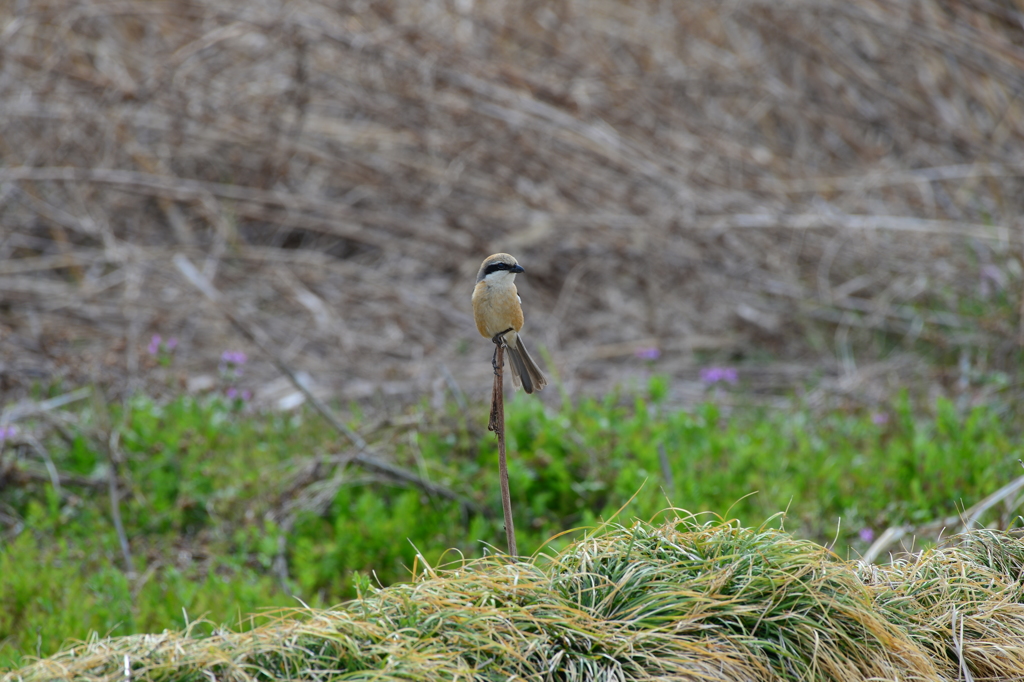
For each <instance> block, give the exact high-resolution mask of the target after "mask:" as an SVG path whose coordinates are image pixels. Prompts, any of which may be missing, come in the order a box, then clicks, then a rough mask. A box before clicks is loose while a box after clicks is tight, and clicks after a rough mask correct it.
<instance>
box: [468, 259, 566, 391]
mask: <svg viewBox="0 0 1024 682" xmlns="http://www.w3.org/2000/svg"><path fill="white" fill-rule="evenodd" d="M520 272H523V268H522V266H520V265H519V263H518V262H516V259H515V258H513V257H512V256H510V255H508V254H507V253H496V254H494V255H493V256H488V257H487V258H485V259H484V262H483V263H482V264H481V265H480V270H479V272H477V273H476V288H474V289H473V318H474V319H475V320H476V328H477V329H478V330H479V331H480V333H481V334H482V335H484V336H485V337H487V338H488V339H490V340H491V341H493V342H494V343H495V344H499V343H500V344H502V345H503V346H504V347H505V348H506V349H508V359H509V366H510V367H511V368H512V385H513V386H515V387H516V388H519V387H520V386H522V387H523V390H525V391H526V392H527V393H533V392H534V391H539V390H541V389H542V388H544V387H545V386H546V385H547V383H548V380H547V379H545V378H544V373H543V372H541V371H540V368H539V367H537V363H535V362H534V361H533V358H531V357H530V354H529V353H528V352H526V346H524V345H523V339H522V337H521V336H519V330H520V329H522V328H523V308H522V304H521V301H520V299H519V292H518V291H516V285H515V279H516V275H517V274H518V273H520ZM495 353H497V349H495ZM495 369H497V368H495Z"/></svg>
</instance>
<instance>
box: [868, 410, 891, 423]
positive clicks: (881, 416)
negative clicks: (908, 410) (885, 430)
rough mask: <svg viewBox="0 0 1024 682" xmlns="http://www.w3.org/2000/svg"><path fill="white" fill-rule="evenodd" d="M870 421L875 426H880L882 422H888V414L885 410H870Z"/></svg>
mask: <svg viewBox="0 0 1024 682" xmlns="http://www.w3.org/2000/svg"><path fill="white" fill-rule="evenodd" d="M871 423H872V424H874V425H876V426H882V425H883V424H888V423H889V415H887V414H886V413H885V412H872V413H871Z"/></svg>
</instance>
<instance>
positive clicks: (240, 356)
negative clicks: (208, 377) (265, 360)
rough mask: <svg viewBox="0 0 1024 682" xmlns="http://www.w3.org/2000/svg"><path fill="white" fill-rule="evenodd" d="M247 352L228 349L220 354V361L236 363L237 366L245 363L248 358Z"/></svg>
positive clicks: (227, 363) (228, 363)
mask: <svg viewBox="0 0 1024 682" xmlns="http://www.w3.org/2000/svg"><path fill="white" fill-rule="evenodd" d="M248 359H249V358H247V357H246V355H245V353H243V352H242V351H240V350H226V351H224V352H223V353H222V354H221V356H220V361H221V362H223V363H224V364H226V365H234V366H236V367H238V366H241V365H244V364H245V362H246V360H248Z"/></svg>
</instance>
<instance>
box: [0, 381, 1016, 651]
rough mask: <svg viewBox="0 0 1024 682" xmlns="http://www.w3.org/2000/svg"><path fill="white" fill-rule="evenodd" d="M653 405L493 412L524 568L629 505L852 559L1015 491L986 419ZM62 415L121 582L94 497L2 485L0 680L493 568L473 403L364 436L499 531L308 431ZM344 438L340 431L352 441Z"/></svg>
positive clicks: (142, 416)
mask: <svg viewBox="0 0 1024 682" xmlns="http://www.w3.org/2000/svg"><path fill="white" fill-rule="evenodd" d="M667 394H668V384H667V381H666V380H665V379H663V378H656V379H654V380H652V382H651V384H650V386H649V388H648V390H647V391H645V392H644V393H643V394H641V395H636V396H629V397H627V396H624V395H610V396H607V397H605V398H604V399H602V400H594V399H589V398H588V399H582V400H580V401H579V402H578V403H576V404H572V403H571V402H568V401H565V402H564V403H563V404H562V406H561V407H560V409H552V408H550V407H547V406H546V405H545V404H544V403H542V402H541V401H538V400H536V399H529V398H526V397H524V396H522V395H517V396H516V397H515V398H514V399H513V400H510V401H509V402H508V413H507V427H508V446H509V452H510V468H509V469H510V478H511V490H512V494H513V509H514V511H515V514H516V531H517V539H518V543H519V547H520V551H522V552H524V553H533V552H535V551H536V550H537V549H538V548H539V547H541V546H542V545H544V544H545V543H547V550H546V551H550V552H554V551H558V550H559V549H560V548H563V547H565V546H567V545H568V544H569V543H570V542H571V541H572V540H573V539H574V538H576V537H578V536H579V532H578V531H577V532H574V533H568V534H565V535H561V536H559V534H560V533H563V532H564V531H565V530H566V529H569V528H577V527H587V526H593V525H596V524H597V523H598V522H599V521H600V520H601V519H609V518H611V517H613V516H614V515H615V514H616V513H617V512H618V511H619V509H620V508H622V507H623V505H626V504H627V502H628V506H626V507H625V509H624V511H623V512H622V516H621V517H620V518H631V517H639V518H642V519H650V518H653V517H654V516H655V515H656V514H657V513H659V512H660V511H661V510H662V509H664V508H665V507H666V506H667V505H672V506H675V507H678V508H682V509H691V510H699V511H701V512H704V511H708V512H713V513H716V514H719V515H722V516H723V517H724V518H735V519H738V520H739V521H740V522H742V523H744V524H750V525H755V526H759V525H760V524H762V523H763V522H764V519H766V518H773V519H774V520H773V521H772V522H771V525H772V527H774V528H776V529H778V528H781V527H783V526H784V527H785V530H787V531H789V532H791V533H794V534H795V535H797V536H800V537H804V538H808V539H810V540H813V541H815V542H818V543H821V544H828V545H829V546H832V547H833V549H834V550H835V551H836V552H838V553H839V554H840V555H844V556H845V555H847V554H849V553H850V552H851V551H852V552H854V553H856V552H857V551H863V550H864V549H865V548H866V546H867V540H865V539H864V536H863V534H865V533H868V534H870V533H871V532H874V533H879V532H881V531H882V530H884V528H886V527H888V526H889V525H893V524H897V523H906V522H918V521H925V520H931V519H934V518H941V517H946V516H952V515H955V514H956V513H957V511H958V510H960V509H962V508H964V507H968V506H970V505H972V504H974V503H975V502H977V501H978V500H980V499H982V498H983V497H984V496H985V495H987V494H989V493H991V492H992V491H993V490H995V489H996V488H998V487H1000V486H1001V485H1003V484H1005V483H1006V482H1008V481H1009V480H1011V479H1012V478H1013V477H1015V476H1017V475H1019V468H1020V465H1019V464H1018V463H1017V458H1018V457H1020V456H1021V448H1020V446H1019V445H1018V440H1017V435H1018V433H1017V431H1016V430H1015V427H1014V426H1013V422H1012V420H1007V419H1004V418H1003V417H1002V415H1001V413H1000V412H999V411H998V410H996V409H994V408H990V407H978V408H974V409H970V410H961V409H958V408H957V407H956V406H955V405H954V404H952V403H950V402H948V401H940V402H938V403H937V404H936V405H935V406H934V408H933V409H932V410H931V411H930V413H927V414H917V415H915V413H914V411H913V410H912V408H911V406H910V404H909V400H907V399H905V398H904V399H903V400H901V401H899V402H898V403H897V404H896V405H894V406H892V407H891V408H889V409H888V410H887V411H885V412H884V413H876V414H874V415H872V414H868V413H845V412H834V413H829V414H811V413H810V412H808V411H806V410H802V409H793V410H789V411H767V410H761V409H755V408H749V409H743V410H736V411H733V412H725V411H723V410H722V409H721V408H720V407H719V406H717V405H716V404H714V403H712V402H709V403H707V404H704V405H702V406H699V407H698V408H696V409H694V410H690V411H683V410H678V409H671V408H669V407H668V406H666V405H665V404H664V399H665V396H666V395H667ZM77 416H78V419H79V424H80V428H79V430H78V431H76V432H75V433H73V434H71V439H70V441H65V440H61V439H59V438H58V437H57V436H56V435H54V436H52V437H51V438H50V439H49V441H48V442H47V443H46V445H47V447H48V449H49V452H50V453H51V456H52V458H53V461H54V464H55V466H56V467H57V468H58V469H59V470H60V471H62V472H65V473H67V474H74V475H75V476H78V477H80V478H84V479H92V480H95V481H98V482H100V483H102V482H104V481H105V480H106V477H107V475H108V472H109V470H108V466H109V464H108V459H107V455H106V453H105V450H104V449H103V447H102V446H101V442H102V439H101V438H100V437H99V436H98V435H97V434H99V433H104V434H105V433H109V431H104V429H107V430H109V429H115V430H116V431H117V433H119V435H120V443H121V449H122V450H123V454H124V462H123V464H122V465H121V473H120V479H121V481H122V486H123V487H126V488H127V489H126V490H124V491H123V492H122V496H121V497H122V499H121V506H120V509H121V515H122V518H123V520H124V524H125V529H126V535H127V538H128V541H129V545H130V548H131V553H132V558H133V567H134V569H135V572H134V573H132V574H129V573H128V572H127V571H126V565H125V560H124V557H123V553H122V550H121V546H120V543H119V540H118V537H117V534H116V531H115V528H114V524H113V522H112V520H111V515H110V500H109V497H108V495H107V492H106V487H105V486H104V485H97V486H95V487H92V488H75V487H73V486H72V487H66V488H65V489H63V490H62V491H61V493H60V494H58V493H57V492H56V491H55V490H54V489H53V487H52V486H50V485H48V484H45V483H33V484H31V485H21V486H17V487H9V488H7V489H6V490H5V491H4V498H3V502H4V504H5V507H4V510H5V513H6V514H7V515H8V516H10V517H12V518H16V519H18V520H19V524H20V532H13V531H12V532H9V533H8V534H7V535H6V536H2V537H3V538H5V539H3V540H0V666H5V665H6V666H10V665H14V664H15V663H17V662H18V661H20V660H22V659H21V657H23V656H34V655H38V654H42V655H46V654H49V653H52V652H54V651H56V650H57V649H58V648H60V647H61V646H62V645H63V644H64V643H65V642H66V641H68V640H69V639H71V638H78V639H84V638H87V637H89V636H90V633H98V634H100V635H106V634H127V633H132V632H143V631H152V632H159V631H161V630H163V629H164V628H181V627H184V626H185V625H186V619H189V620H191V619H194V618H196V617H199V616H203V615H205V616H207V617H208V618H209V619H210V620H212V621H215V622H239V620H240V619H243V618H244V617H245V616H246V614H248V613H250V612H252V611H256V610H258V609H260V608H261V607H271V606H275V605H286V604H291V605H294V604H295V603H297V601H296V600H299V601H301V603H305V604H309V605H311V606H316V605H327V604H332V603H337V602H339V601H342V600H344V599H347V598H350V597H352V596H354V595H355V590H356V586H357V585H363V586H364V589H365V587H366V586H368V585H378V584H384V585H387V584H391V583H395V582H399V581H404V580H408V579H409V577H410V570H411V568H412V567H413V566H414V565H416V564H420V565H422V563H423V562H424V561H426V562H427V563H428V564H430V565H434V564H437V563H438V562H441V561H444V560H447V559H446V557H450V556H451V554H448V553H449V552H450V551H453V550H454V551H455V552H456V553H458V554H461V555H463V556H465V557H468V558H473V557H480V556H482V555H484V554H486V553H489V552H492V551H493V550H492V549H491V548H499V549H500V548H503V547H504V532H503V530H502V525H501V520H500V513H497V512H498V510H500V503H499V493H498V485H497V480H496V470H497V454H496V447H495V443H494V437H493V435H492V434H490V433H488V432H487V431H485V430H484V422H485V419H486V406H485V405H484V406H481V409H480V410H479V415H476V416H474V415H468V416H467V415H465V414H463V413H461V412H459V410H458V408H456V407H455V406H454V405H451V406H449V407H448V408H446V409H445V410H443V411H441V412H440V413H438V412H436V411H431V410H428V409H427V408H425V407H420V408H417V409H413V410H410V411H408V412H407V413H405V414H403V415H401V416H400V417H398V418H395V419H393V420H391V422H390V423H389V424H388V425H387V426H384V427H380V428H376V427H374V428H373V429H372V430H373V434H374V435H373V438H374V439H375V440H376V441H377V442H378V449H379V450H380V451H381V452H387V453H391V456H392V457H393V458H394V460H395V461H396V463H397V464H399V465H401V466H403V467H405V468H407V469H409V470H412V471H417V472H419V474H420V475H421V476H424V477H427V478H429V479H430V480H432V481H434V482H436V483H440V484H443V485H446V486H448V487H450V488H452V489H455V490H457V491H458V492H460V493H461V494H462V495H464V496H466V497H468V498H471V499H473V500H475V501H476V502H477V503H478V504H480V505H481V506H484V507H487V508H490V509H493V510H495V512H496V513H495V515H493V516H491V517H489V518H488V517H483V516H478V515H472V514H466V513H465V512H464V511H463V510H462V509H461V508H460V506H459V505H458V504H455V503H452V502H449V501H446V500H444V499H440V498H433V497H430V496H428V495H426V494H424V493H422V492H421V491H419V490H416V489H411V488H408V487H402V486H398V485H396V484H394V483H391V482H388V481H384V480H381V479H379V478H377V477H373V476H369V475H368V474H367V473H366V472H365V471H362V470H360V469H359V468H357V467H355V466H352V465H345V464H344V461H345V458H344V456H343V455H344V453H345V451H346V448H347V447H348V445H347V443H345V442H344V441H343V440H342V439H341V438H340V437H339V436H338V435H337V434H336V433H334V432H333V431H332V430H331V429H329V428H328V427H327V426H326V425H325V424H324V423H323V422H322V421H321V420H320V419H319V417H317V416H315V415H313V414H312V413H305V412H304V413H299V414H293V415H280V414H251V413H247V412H245V411H241V410H239V409H238V405H237V404H236V403H234V402H231V403H229V402H225V401H222V400H216V399H214V400H197V399H194V398H190V397H182V398H178V399H176V400H173V401H171V402H169V403H161V404H158V403H155V402H153V401H151V400H148V399H145V398H143V397H138V398H135V399H133V400H130V401H129V402H127V403H126V404H125V405H105V404H101V403H94V404H92V405H90V406H88V407H87V408H84V409H83V410H82V411H81V412H80V414H78V415H77ZM477 417H478V418H477ZM361 419H362V417H361V416H358V415H357V416H356V417H355V418H354V421H353V422H352V423H353V426H355V427H356V428H365V427H366V425H364V424H361V423H360V420H361ZM24 428H26V429H30V428H32V425H31V424H25V425H24ZM659 449H662V450H664V453H665V456H666V460H667V464H668V467H669V469H670V473H671V484H670V483H669V481H668V480H666V478H665V476H664V473H663V469H662V462H661V459H660V456H659ZM17 456H19V455H17V454H16V453H14V452H12V451H11V450H10V449H8V450H7V451H5V452H4V454H3V457H5V458H14V457H17ZM9 461H13V460H9ZM15 464H17V462H15ZM638 491H639V492H638ZM780 509H781V510H786V513H785V514H784V515H777V512H778V511H779V510H780ZM996 513H1004V514H1005V513H1006V512H1005V511H1002V512H995V511H994V512H992V514H996ZM1014 513H1019V511H1017V512H1014ZM1012 518H1013V517H1012V515H1010V516H1009V517H1008V518H1004V519H1003V520H1004V521H1008V520H1010V519H1012ZM840 519H841V522H840ZM549 538H554V539H551V540H549Z"/></svg>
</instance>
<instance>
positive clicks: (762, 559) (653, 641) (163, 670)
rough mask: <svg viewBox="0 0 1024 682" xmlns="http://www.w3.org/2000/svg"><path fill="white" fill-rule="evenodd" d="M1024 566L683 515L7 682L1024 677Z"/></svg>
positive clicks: (977, 552) (987, 546)
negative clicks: (877, 552) (882, 548)
mask: <svg viewBox="0 0 1024 682" xmlns="http://www.w3.org/2000/svg"><path fill="white" fill-rule="evenodd" d="M1022 571H1024V542H1021V540H1019V539H1017V538H1014V537H1010V536H1008V535H1006V534H1002V533H999V532H996V531H987V530H985V531H973V532H971V533H968V534H965V535H962V536H959V537H957V538H955V542H952V543H951V544H950V545H949V546H947V547H945V548H941V549H936V550H932V551H929V552H924V553H922V554H920V555H919V556H917V557H915V558H913V559H912V560H906V561H901V562H896V563H894V564H893V565H891V566H888V567H875V566H865V565H862V564H860V563H858V562H845V561H841V560H839V559H838V558H837V557H836V556H835V555H833V554H831V553H830V552H829V551H828V550H826V549H825V548H823V547H821V546H818V545H815V544H814V543H810V542H807V541H802V540H796V539H794V538H792V537H791V536H789V535H787V534H785V533H783V532H780V531H777V530H772V529H768V528H758V529H751V528H743V527H740V526H738V525H737V524H735V523H722V522H705V523H701V522H699V521H698V520H697V519H696V518H695V517H692V516H686V517H678V516H677V517H675V518H672V519H671V520H669V521H666V522H664V523H662V524H661V525H652V524H647V523H640V522H637V523H634V525H632V526H631V527H628V528H627V527H623V526H609V527H607V528H605V529H603V531H601V532H600V533H599V534H596V535H590V536H587V537H585V538H584V539H582V540H580V541H578V542H576V543H574V544H572V545H571V546H569V547H568V548H566V549H565V550H563V551H562V552H560V553H558V554H556V555H553V556H546V555H538V556H535V557H533V558H531V559H529V560H521V561H518V562H512V561H510V560H509V559H508V558H507V557H502V556H494V557H489V558H486V559H483V560H478V561H474V562H456V563H454V564H451V565H448V566H446V567H444V568H431V567H424V568H423V570H422V571H420V572H419V573H418V575H417V576H416V577H415V579H414V580H413V581H412V582H411V583H409V584H404V585H396V586H392V587H388V588H384V589H370V590H367V592H366V593H365V594H363V595H362V596H361V597H360V598H359V599H357V600H354V601H352V602H350V603H347V604H344V605H341V606H339V607H337V608H336V609H333V610H327V611H310V610H299V611H295V612H289V613H285V614H281V615H280V617H279V618H278V619H276V620H275V621H273V622H271V623H269V624H267V625H263V626H261V627H259V628H257V629H255V630H253V631H251V632H246V633H234V632H230V631H227V630H222V631H219V632H217V633H215V634H213V635H212V636H209V637H202V638H200V637H195V636H192V635H190V634H189V633H188V632H185V633H170V632H165V633H163V634H160V635H137V636H132V637H122V638H115V639H105V640H99V639H96V640H93V641H90V642H87V643H84V644H81V645H79V646H77V647H75V648H72V649H69V650H67V651H65V652H63V653H60V654H58V655H56V656H53V657H51V658H48V659H44V660H41V661H39V662H37V663H34V664H32V665H30V666H28V667H25V668H23V669H21V670H16V671H12V672H10V673H8V674H7V675H6V676H5V677H3V678H2V679H3V682H30V681H35V680H49V679H80V680H115V679H118V680H120V679H132V680H152V681H156V680H172V679H173V680H193V679H195V680H204V679H219V680H238V681H246V682H248V681H249V680H267V679H281V680H283V679H288V680H326V679H346V680H356V679H365V680H370V679H374V680H400V679H401V680H506V679H513V680H515V679H535V680H548V679H551V680H668V679H672V680H692V681H693V682H697V681H702V682H707V681H712V680H720V681H722V682H727V681H732V680H778V681H782V680H794V679H800V680H835V681H844V682H845V681H852V680H868V679H870V680H922V681H924V680H935V681H940V680H942V681H945V680H959V679H974V680H997V679H998V680H1004V679H1019V678H1020V677H1021V676H1024V634H1022V633H1024V626H1022V625H1024V604H1022V603H1021V602H1022V599H1021V598H1022V587H1021V576H1022Z"/></svg>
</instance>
